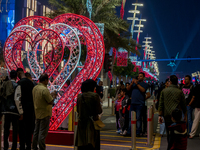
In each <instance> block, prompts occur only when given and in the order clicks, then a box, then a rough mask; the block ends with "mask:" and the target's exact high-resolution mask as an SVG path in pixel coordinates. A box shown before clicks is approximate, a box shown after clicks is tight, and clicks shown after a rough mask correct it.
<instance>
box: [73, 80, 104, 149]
mask: <svg viewBox="0 0 200 150" xmlns="http://www.w3.org/2000/svg"><path fill="white" fill-rule="evenodd" d="M95 87H96V82H95V81H94V80H91V79H88V80H86V81H85V82H83V83H82V86H81V91H82V94H79V95H78V99H77V112H78V129H77V135H76V141H75V145H76V146H78V150H100V131H99V130H95V128H94V123H93V120H94V121H96V120H98V119H99V118H98V114H101V113H102V108H101V104H100V98H99V95H98V94H97V93H94V90H95Z"/></svg>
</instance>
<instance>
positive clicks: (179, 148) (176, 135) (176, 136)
mask: <svg viewBox="0 0 200 150" xmlns="http://www.w3.org/2000/svg"><path fill="white" fill-rule="evenodd" d="M171 119H172V122H174V123H173V124H171V126H169V132H170V133H169V134H170V141H169V145H170V147H171V148H170V150H186V149H187V125H186V122H185V121H181V119H182V111H181V110H179V109H177V108H176V109H175V110H173V111H172V115H171Z"/></svg>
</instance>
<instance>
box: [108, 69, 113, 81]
mask: <svg viewBox="0 0 200 150" xmlns="http://www.w3.org/2000/svg"><path fill="white" fill-rule="evenodd" d="M108 78H109V79H110V82H111V81H112V79H113V76H112V73H111V71H108Z"/></svg>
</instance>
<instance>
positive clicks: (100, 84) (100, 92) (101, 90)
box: [96, 81, 103, 99]
mask: <svg viewBox="0 0 200 150" xmlns="http://www.w3.org/2000/svg"><path fill="white" fill-rule="evenodd" d="M96 91H97V94H98V95H99V96H100V97H101V99H102V98H103V82H102V81H99V85H98V86H97V87H96Z"/></svg>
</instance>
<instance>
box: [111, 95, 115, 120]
mask: <svg viewBox="0 0 200 150" xmlns="http://www.w3.org/2000/svg"><path fill="white" fill-rule="evenodd" d="M112 115H113V116H114V115H115V98H114V97H112Z"/></svg>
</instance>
